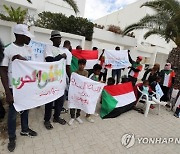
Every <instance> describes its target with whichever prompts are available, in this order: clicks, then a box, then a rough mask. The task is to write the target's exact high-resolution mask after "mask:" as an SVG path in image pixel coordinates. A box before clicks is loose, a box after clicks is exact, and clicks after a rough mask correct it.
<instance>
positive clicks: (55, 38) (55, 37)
mask: <svg viewBox="0 0 180 154" xmlns="http://www.w3.org/2000/svg"><path fill="white" fill-rule="evenodd" d="M50 40H51V41H52V42H53V46H51V45H46V48H45V60H46V62H54V61H59V60H61V59H62V58H64V59H66V58H67V55H66V53H65V52H66V51H65V50H62V48H60V47H59V46H60V44H61V35H60V32H59V31H56V30H55V31H52V32H51V38H50ZM69 61H70V59H67V60H66V65H67V64H69ZM66 68H67V67H66ZM64 100H65V98H64V95H63V96H61V97H60V98H58V99H57V100H55V101H54V102H55V106H54V119H53V122H55V123H59V124H62V125H65V124H66V121H65V120H64V119H62V118H60V113H61V111H62V108H63V104H64ZM52 108H53V102H50V103H48V104H46V105H45V114H44V126H45V127H46V129H48V130H50V129H52V128H53V126H52V124H51V123H50V119H51V115H52Z"/></svg>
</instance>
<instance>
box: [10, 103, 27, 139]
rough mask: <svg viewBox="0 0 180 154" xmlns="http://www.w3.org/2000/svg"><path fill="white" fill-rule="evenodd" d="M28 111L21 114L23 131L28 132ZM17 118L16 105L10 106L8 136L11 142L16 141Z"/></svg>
mask: <svg viewBox="0 0 180 154" xmlns="http://www.w3.org/2000/svg"><path fill="white" fill-rule="evenodd" d="M28 113H29V111H28V110H25V111H23V113H22V114H21V130H22V131H27V130H28V128H29V127H28ZM16 117H17V112H16V110H15V108H14V105H13V104H11V105H9V112H8V135H9V140H15V139H16Z"/></svg>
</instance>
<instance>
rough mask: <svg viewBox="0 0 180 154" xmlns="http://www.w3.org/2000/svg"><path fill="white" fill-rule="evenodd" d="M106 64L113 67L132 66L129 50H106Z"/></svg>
mask: <svg viewBox="0 0 180 154" xmlns="http://www.w3.org/2000/svg"><path fill="white" fill-rule="evenodd" d="M104 53H105V65H108V66H109V65H110V66H111V68H112V69H120V68H127V67H129V66H130V63H129V58H128V52H127V50H105V52H104Z"/></svg>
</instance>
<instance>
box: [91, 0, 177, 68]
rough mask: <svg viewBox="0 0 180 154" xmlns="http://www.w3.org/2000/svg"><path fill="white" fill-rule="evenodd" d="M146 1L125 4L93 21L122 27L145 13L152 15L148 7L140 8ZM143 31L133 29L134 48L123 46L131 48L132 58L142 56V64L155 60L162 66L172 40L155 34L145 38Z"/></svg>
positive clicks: (171, 46)
mask: <svg viewBox="0 0 180 154" xmlns="http://www.w3.org/2000/svg"><path fill="white" fill-rule="evenodd" d="M147 1H148V0H139V1H137V2H135V3H132V4H130V5H127V6H126V7H125V8H123V9H121V10H118V11H116V12H114V13H111V14H109V15H106V16H104V17H102V18H99V19H97V20H95V21H94V22H95V23H97V24H99V25H103V26H105V28H108V26H109V25H116V26H119V27H120V28H121V29H124V28H125V27H126V26H128V25H130V24H133V23H136V22H138V21H139V20H140V19H142V18H143V17H144V16H145V15H147V14H149V15H152V14H154V13H155V12H154V11H153V10H152V9H150V8H148V7H142V8H140V6H141V5H142V4H143V3H145V2H147ZM145 33H146V30H136V31H134V35H135V38H136V39H137V46H136V47H135V48H129V47H128V46H127V47H125V48H127V49H128V48H129V49H131V50H132V52H131V54H132V57H134V58H136V56H138V55H141V56H143V57H144V64H149V65H153V64H154V63H155V62H158V63H160V64H161V66H162V67H163V66H164V64H165V62H166V60H167V57H168V54H169V52H170V51H171V50H172V48H173V47H176V46H175V44H174V43H173V42H170V43H167V42H166V41H165V40H164V39H163V38H160V37H159V36H157V35H153V36H150V37H149V38H147V39H146V40H145V39H144V37H143V36H144V34H145Z"/></svg>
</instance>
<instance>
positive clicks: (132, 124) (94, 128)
mask: <svg viewBox="0 0 180 154" xmlns="http://www.w3.org/2000/svg"><path fill="white" fill-rule="evenodd" d="M43 113H44V108H43V107H41V108H39V109H33V110H31V111H30V117H29V119H30V127H31V128H33V129H34V130H36V131H37V132H38V137H35V138H29V137H22V136H20V135H19V132H20V126H18V128H17V148H16V150H15V152H14V153H16V154H44V153H47V154H61V153H63V154H73V153H77V154H111V153H112V154H120V153H121V154H126V153H127V154H141V153H142V154H145V153H146V154H155V153H156V154H175V153H176V154H179V153H180V144H174V143H173V144H155V145H153V144H138V142H137V140H136V143H135V145H134V146H132V147H131V148H129V149H127V148H126V147H124V146H122V144H121V138H122V136H123V135H124V134H125V133H133V134H135V137H136V138H137V137H180V133H179V130H180V119H177V118H175V117H174V116H173V113H172V112H169V111H167V110H165V108H164V107H162V109H161V114H160V115H156V113H157V109H156V108H155V109H153V110H151V111H150V113H149V116H148V117H147V118H145V117H144V116H143V115H142V114H140V113H138V112H136V111H129V112H127V113H125V114H123V115H121V116H119V117H118V118H115V119H108V120H102V119H100V118H99V117H94V118H95V123H94V124H92V123H88V122H87V121H86V120H85V119H84V114H82V119H83V120H84V123H83V124H81V125H80V124H78V123H77V122H75V124H74V126H68V125H65V126H62V125H59V124H54V129H53V130H50V131H48V130H46V129H45V128H44V126H43ZM63 116H64V118H65V119H66V120H69V115H68V114H64V115H63ZM0 140H1V141H0V142H1V144H0V154H7V153H8V151H7V148H6V147H7V140H3V139H0Z"/></svg>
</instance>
